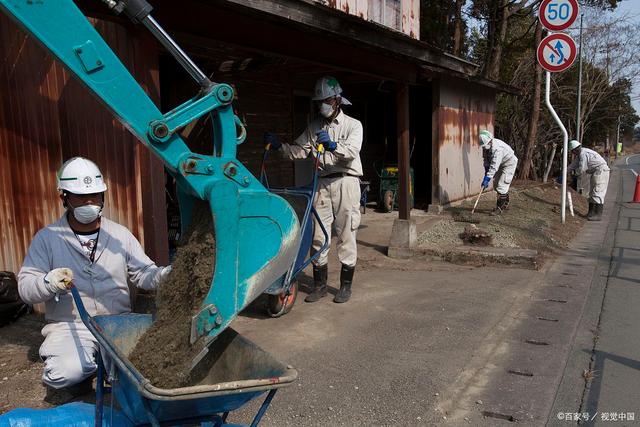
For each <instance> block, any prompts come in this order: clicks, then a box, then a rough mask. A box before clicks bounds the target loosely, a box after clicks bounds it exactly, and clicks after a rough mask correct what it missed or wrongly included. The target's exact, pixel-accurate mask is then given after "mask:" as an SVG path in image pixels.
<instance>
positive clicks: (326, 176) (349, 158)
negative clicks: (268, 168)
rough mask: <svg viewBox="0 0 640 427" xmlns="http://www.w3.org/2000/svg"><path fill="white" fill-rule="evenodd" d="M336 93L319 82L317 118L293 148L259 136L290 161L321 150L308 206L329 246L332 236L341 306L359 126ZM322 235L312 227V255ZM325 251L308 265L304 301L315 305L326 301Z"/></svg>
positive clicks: (356, 185)
mask: <svg viewBox="0 0 640 427" xmlns="http://www.w3.org/2000/svg"><path fill="white" fill-rule="evenodd" d="M341 93H342V88H341V87H340V84H339V83H338V81H337V80H336V79H335V78H333V77H322V78H321V79H319V80H318V81H317V82H316V86H315V91H314V96H313V98H312V100H313V101H314V102H315V106H316V107H317V112H318V113H319V117H318V118H317V119H315V120H313V121H312V122H311V123H309V126H308V127H307V129H306V130H305V131H304V132H303V133H302V135H300V136H299V137H298V138H297V139H296V140H295V141H294V143H293V144H285V143H280V141H278V138H277V137H276V136H275V135H273V134H269V133H268V134H265V143H266V144H267V147H270V148H271V149H279V150H281V151H282V153H283V154H284V155H285V156H286V157H288V158H290V159H305V158H307V157H309V156H314V157H315V155H316V153H317V150H318V147H319V145H322V146H323V147H324V152H322V154H321V156H320V179H319V183H318V194H317V195H316V199H315V201H314V207H315V209H316V210H317V212H318V214H319V216H320V219H321V221H322V224H323V226H324V228H325V229H326V231H327V233H328V234H329V242H331V235H332V233H335V235H336V237H337V239H338V241H337V250H338V258H339V260H340V262H341V264H342V268H341V270H340V290H339V291H338V293H337V294H336V296H335V298H334V299H333V301H334V302H336V303H344V302H347V301H348V300H349V298H350V297H351V284H352V282H353V274H354V271H355V267H356V262H357V259H358V253H357V244H356V231H357V230H358V227H359V225H360V177H361V176H362V162H361V161H360V148H361V147H362V136H363V131H362V124H361V123H360V121H358V120H356V119H354V118H351V117H349V116H347V115H346V114H345V113H344V112H343V111H342V106H343V105H351V103H350V102H349V101H348V100H347V99H346V98H345V97H343V96H342V95H341ZM324 240H325V238H324V234H323V233H322V230H321V228H320V227H319V226H318V224H315V227H314V236H313V250H314V251H318V250H320V248H321V247H322V244H323V243H324ZM328 256H329V248H328V247H327V249H325V250H324V251H323V252H322V253H321V254H320V256H319V257H318V258H317V259H316V260H315V261H314V263H313V282H314V285H313V291H312V292H311V293H310V294H309V295H308V296H307V297H306V298H305V301H306V302H315V301H318V300H319V299H320V298H322V297H324V296H326V295H327V271H328V265H327V263H328Z"/></svg>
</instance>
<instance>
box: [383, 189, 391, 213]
mask: <svg viewBox="0 0 640 427" xmlns="http://www.w3.org/2000/svg"><path fill="white" fill-rule="evenodd" d="M393 199H394V197H393V191H391V190H387V191H385V192H384V194H383V196H382V208H383V209H384V211H385V212H391V211H392V210H393Z"/></svg>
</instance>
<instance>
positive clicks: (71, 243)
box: [18, 157, 171, 391]
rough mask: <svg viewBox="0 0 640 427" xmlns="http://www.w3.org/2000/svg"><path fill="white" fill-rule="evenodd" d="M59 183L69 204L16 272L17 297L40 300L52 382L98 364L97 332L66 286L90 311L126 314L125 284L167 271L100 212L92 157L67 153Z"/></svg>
mask: <svg viewBox="0 0 640 427" xmlns="http://www.w3.org/2000/svg"><path fill="white" fill-rule="evenodd" d="M57 184H58V190H59V191H60V192H61V194H60V198H61V199H62V203H63V205H64V207H65V208H66V211H65V213H64V214H63V215H62V217H61V218H60V219H59V220H58V221H56V222H54V223H53V224H50V225H48V226H47V227H45V228H43V229H41V230H40V231H38V233H37V234H36V235H35V237H34V239H33V241H32V243H31V246H30V247H29V251H28V253H27V256H26V258H25V260H24V263H23V265H22V268H21V269H20V272H19V274H18V291H19V293H20V296H21V298H22V299H23V300H24V301H25V302H26V303H28V304H38V303H44V305H45V319H46V321H47V324H46V325H45V327H44V328H43V329H42V335H43V336H44V337H45V339H44V342H43V343H42V346H41V347H40V357H41V358H42V359H43V360H44V373H43V375H42V381H43V382H44V383H45V384H46V385H47V386H49V387H51V388H53V389H61V388H67V387H70V386H74V385H76V384H79V383H81V382H83V381H84V380H85V379H88V378H89V377H90V376H91V375H92V374H93V373H94V372H95V371H96V367H97V366H96V360H95V356H96V352H97V351H98V345H97V342H96V339H95V338H94V336H93V335H92V334H91V333H90V332H89V330H88V329H87V328H86V327H85V326H84V324H83V323H82V321H81V319H80V316H79V314H78V311H77V308H76V306H75V304H74V302H73V298H72V296H71V293H70V292H69V289H70V287H71V286H72V285H73V286H75V287H76V288H77V289H78V291H79V293H80V295H81V297H82V301H83V303H84V306H85V308H86V309H87V311H88V313H89V314H90V315H91V316H94V315H103V314H123V313H128V312H130V311H131V304H130V298H129V284H132V285H135V286H137V287H139V288H142V289H155V288H156V287H157V286H158V284H159V283H160V282H161V281H162V280H163V279H164V278H165V277H166V276H167V275H168V273H169V271H170V270H171V267H158V266H156V265H155V264H154V262H153V261H151V259H149V257H148V256H147V255H145V253H144V250H143V249H142V247H141V246H140V243H139V242H138V241H137V240H136V238H135V237H134V236H133V235H132V234H131V232H129V230H127V229H126V228H125V227H123V226H121V225H119V224H116V223H115V222H112V221H110V220H108V219H107V218H105V217H103V216H102V209H103V207H104V192H105V191H106V190H107V186H106V184H105V181H104V177H103V176H102V173H101V172H100V170H99V169H98V167H97V166H96V165H95V163H93V162H92V161H90V160H87V159H84V158H82V157H74V158H72V159H70V160H68V161H67V162H65V163H64V164H63V165H62V167H61V168H60V170H59V172H58V174H57ZM83 385H85V386H86V385H87V383H86V382H83ZM88 386H90V383H89V384H88ZM72 388H73V387H72ZM85 388H86V387H85ZM78 391H79V390H78ZM83 391H84V390H83Z"/></svg>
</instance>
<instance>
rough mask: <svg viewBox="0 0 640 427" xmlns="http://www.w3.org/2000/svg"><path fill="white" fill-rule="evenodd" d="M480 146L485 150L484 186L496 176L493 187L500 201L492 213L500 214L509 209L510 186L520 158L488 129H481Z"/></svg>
mask: <svg viewBox="0 0 640 427" xmlns="http://www.w3.org/2000/svg"><path fill="white" fill-rule="evenodd" d="M480 146H481V147H482V148H484V150H485V151H484V153H483V158H484V172H485V174H484V178H483V179H482V188H483V189H484V190H486V189H487V188H488V187H489V182H490V181H491V178H495V179H494V181H493V188H494V190H496V193H498V201H497V203H496V208H495V209H494V210H493V211H492V212H491V215H500V214H501V213H502V212H503V211H505V210H506V209H509V187H510V186H511V180H512V179H513V175H514V174H515V173H516V167H517V166H518V158H517V157H516V155H515V153H514V152H513V149H512V148H511V147H509V145H508V144H507V143H506V142H504V141H502V140H499V139H496V138H494V137H493V135H492V134H491V132H489V131H487V130H481V131H480Z"/></svg>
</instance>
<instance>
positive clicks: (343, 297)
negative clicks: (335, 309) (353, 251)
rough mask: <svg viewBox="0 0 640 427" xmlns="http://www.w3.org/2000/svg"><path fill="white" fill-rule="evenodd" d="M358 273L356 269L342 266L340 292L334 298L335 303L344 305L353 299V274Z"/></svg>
mask: <svg viewBox="0 0 640 427" xmlns="http://www.w3.org/2000/svg"><path fill="white" fill-rule="evenodd" d="M355 271H356V267H355V266H353V267H347V266H346V265H342V269H341V270H340V290H339V291H338V293H337V294H336V296H335V298H333V302H337V303H343V302H347V301H349V298H351V283H353V273H354V272H355Z"/></svg>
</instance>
